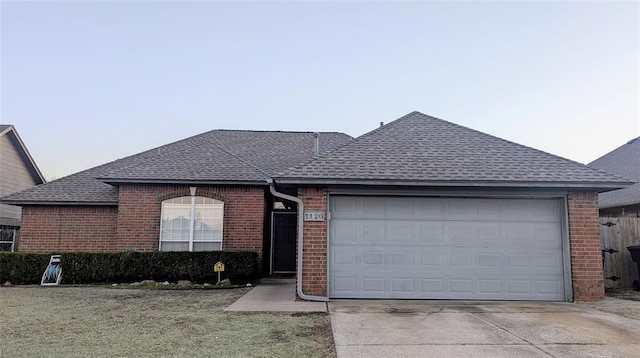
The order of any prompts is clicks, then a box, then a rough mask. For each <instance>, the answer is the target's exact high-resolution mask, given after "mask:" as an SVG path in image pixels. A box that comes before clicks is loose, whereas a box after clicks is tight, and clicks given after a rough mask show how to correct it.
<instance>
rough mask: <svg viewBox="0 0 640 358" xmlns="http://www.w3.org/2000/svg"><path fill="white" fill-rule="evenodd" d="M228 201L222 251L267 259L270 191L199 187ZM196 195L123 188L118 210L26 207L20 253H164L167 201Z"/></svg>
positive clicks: (183, 189) (176, 188) (177, 188)
mask: <svg viewBox="0 0 640 358" xmlns="http://www.w3.org/2000/svg"><path fill="white" fill-rule="evenodd" d="M196 195H198V196H204V197H209V198H214V199H218V200H222V201H223V202H224V223H223V238H222V247H223V249H224V250H252V251H256V252H258V257H259V260H262V241H263V232H264V217H265V199H264V188H262V187H246V186H236V187H232V186H197V191H196ZM180 196H190V192H189V186H184V185H142V184H137V185H122V186H120V189H119V198H118V200H119V203H118V206H117V207H116V206H113V207H111V206H110V207H97V206H25V207H24V212H23V224H22V228H21V234H20V242H19V247H18V250H19V251H27V252H49V251H87V252H108V251H126V250H131V251H153V250H158V240H159V236H160V209H161V202H162V201H163V200H166V199H171V198H175V197H180Z"/></svg>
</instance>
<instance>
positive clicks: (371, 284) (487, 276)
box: [328, 196, 565, 301]
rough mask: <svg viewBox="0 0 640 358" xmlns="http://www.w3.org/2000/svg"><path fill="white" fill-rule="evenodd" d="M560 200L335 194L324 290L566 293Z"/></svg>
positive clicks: (438, 295)
mask: <svg viewBox="0 0 640 358" xmlns="http://www.w3.org/2000/svg"><path fill="white" fill-rule="evenodd" d="M560 203H561V202H560V200H558V199H539V200H538V199H468V198H414V197H360V196H331V197H330V213H331V216H330V224H329V278H328V279H329V296H330V297H332V298H426V299H491V300H494V299H495V300H549V301H563V300H564V299H565V295H564V279H563V259H562V257H563V255H562V239H561V237H562V235H561V227H562V225H561V221H560V220H561V217H562V215H561V211H560V208H561V206H560Z"/></svg>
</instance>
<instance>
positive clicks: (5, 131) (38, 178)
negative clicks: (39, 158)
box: [0, 124, 47, 184]
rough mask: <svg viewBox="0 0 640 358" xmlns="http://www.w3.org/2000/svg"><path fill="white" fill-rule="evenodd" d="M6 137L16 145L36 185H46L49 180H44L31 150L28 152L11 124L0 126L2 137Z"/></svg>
mask: <svg viewBox="0 0 640 358" xmlns="http://www.w3.org/2000/svg"><path fill="white" fill-rule="evenodd" d="M5 135H6V136H9V137H11V140H12V141H13V142H14V143H16V146H17V149H18V152H19V154H20V156H21V157H22V158H23V162H24V163H25V165H26V166H27V169H28V170H29V172H30V173H31V176H32V177H33V180H34V181H35V182H36V184H42V183H45V182H46V181H47V180H46V179H45V178H44V175H42V172H41V171H40V168H38V165H37V164H36V161H35V160H33V157H32V156H31V154H30V153H29V150H27V146H26V145H24V142H23V141H22V138H20V135H18V131H17V130H16V128H15V127H14V126H13V125H11V124H0V137H1V136H5Z"/></svg>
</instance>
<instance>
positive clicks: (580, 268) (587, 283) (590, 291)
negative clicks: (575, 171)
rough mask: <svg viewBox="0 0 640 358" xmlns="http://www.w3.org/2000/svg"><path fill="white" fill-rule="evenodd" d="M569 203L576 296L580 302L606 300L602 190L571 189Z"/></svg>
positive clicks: (574, 296) (572, 264) (574, 295)
mask: <svg viewBox="0 0 640 358" xmlns="http://www.w3.org/2000/svg"><path fill="white" fill-rule="evenodd" d="M567 206H568V214H569V245H570V252H571V280H572V284H573V299H574V301H576V302H586V301H599V300H603V299H604V279H603V273H602V252H601V244H600V221H599V218H598V216H599V215H598V194H597V193H595V192H590V191H572V192H569V195H568V199H567Z"/></svg>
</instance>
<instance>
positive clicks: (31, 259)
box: [0, 251, 258, 284]
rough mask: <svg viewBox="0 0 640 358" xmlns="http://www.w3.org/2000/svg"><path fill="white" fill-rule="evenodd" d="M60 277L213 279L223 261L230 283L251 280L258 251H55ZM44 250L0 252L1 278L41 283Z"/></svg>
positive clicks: (78, 280) (45, 257) (95, 279)
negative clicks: (217, 265)
mask: <svg viewBox="0 0 640 358" xmlns="http://www.w3.org/2000/svg"><path fill="white" fill-rule="evenodd" d="M60 254H61V255H62V259H61V265H62V282H63V283H67V284H87V283H105V282H118V283H120V282H133V281H140V280H146V279H150V280H155V281H172V282H175V281H178V280H190V281H193V282H216V281H217V280H218V274H217V273H216V272H214V271H213V265H214V264H215V263H216V262H218V261H221V262H223V263H224V265H225V271H224V272H222V275H221V277H222V278H229V279H231V281H232V282H234V283H244V282H249V281H253V280H254V279H255V278H256V276H257V273H258V264H257V260H258V254H257V253H255V252H250V251H233V252H231V251H209V252H159V251H155V252H119V253H87V252H74V253H60ZM49 257H50V255H49V254H27V253H0V282H5V281H11V282H12V283H14V284H33V283H40V278H41V277H42V273H43V272H44V270H45V268H46V267H47V265H48V263H49Z"/></svg>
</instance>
